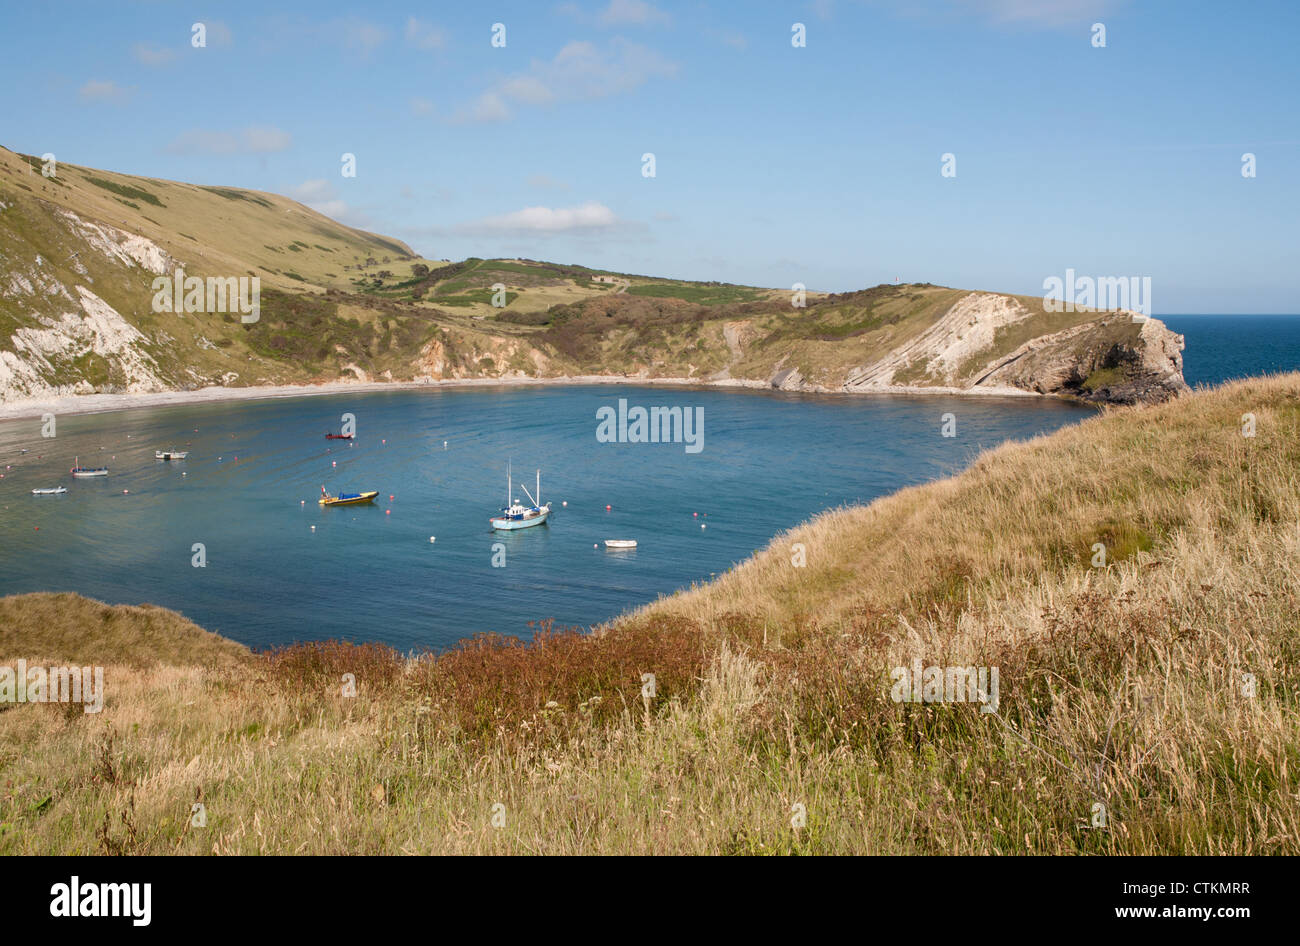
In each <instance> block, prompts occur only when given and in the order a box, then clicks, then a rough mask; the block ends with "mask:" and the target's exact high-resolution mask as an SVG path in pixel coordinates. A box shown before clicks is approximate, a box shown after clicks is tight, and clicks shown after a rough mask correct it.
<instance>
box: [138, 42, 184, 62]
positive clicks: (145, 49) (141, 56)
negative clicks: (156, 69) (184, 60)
mask: <svg viewBox="0 0 1300 946" xmlns="http://www.w3.org/2000/svg"><path fill="white" fill-rule="evenodd" d="M131 58H132V59H134V60H135V61H136V62H138V63H140V64H141V65H143V66H166V65H169V64H171V63H173V62H175V61H176V50H174V49H167V48H165V47H163V46H151V45H150V44H148V43H136V44H135V45H134V46H132V47H131Z"/></svg>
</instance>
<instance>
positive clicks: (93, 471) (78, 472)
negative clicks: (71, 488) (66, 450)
mask: <svg viewBox="0 0 1300 946" xmlns="http://www.w3.org/2000/svg"><path fill="white" fill-rule="evenodd" d="M72 462H73V464H74V465H73V467H72V469H71V470H69V471H68V472H69V473H71V474H72V475H73V476H79V477H82V478H85V477H87V476H108V467H106V466H97V467H86V466H82V465H81V458H80V457H74V458H73V460H72Z"/></svg>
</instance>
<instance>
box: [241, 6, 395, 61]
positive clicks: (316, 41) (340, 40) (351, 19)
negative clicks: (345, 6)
mask: <svg viewBox="0 0 1300 946" xmlns="http://www.w3.org/2000/svg"><path fill="white" fill-rule="evenodd" d="M389 36H390V33H389V31H388V30H387V29H385V28H384V27H382V26H380V25H379V24H377V23H372V22H370V21H369V20H364V19H362V18H360V17H356V16H347V17H335V18H333V19H329V20H318V19H311V18H307V17H302V16H278V17H275V18H274V19H272V20H271V21H270V24H269V25H268V28H267V29H264V30H262V31H260V33H259V45H260V46H261V47H262V48H263V49H265V50H266V51H268V52H277V53H278V52H283V51H284V47H285V46H286V45H294V46H296V47H298V48H299V49H303V50H311V49H316V48H320V47H329V46H333V47H336V48H339V49H342V50H344V51H345V52H347V53H349V54H350V55H351V56H352V57H354V58H355V59H358V60H363V61H364V60H368V59H369V58H370V57H371V56H372V55H373V54H374V53H375V51H376V50H378V49H379V47H381V46H383V45H384V44H385V43H386V42H388V39H389Z"/></svg>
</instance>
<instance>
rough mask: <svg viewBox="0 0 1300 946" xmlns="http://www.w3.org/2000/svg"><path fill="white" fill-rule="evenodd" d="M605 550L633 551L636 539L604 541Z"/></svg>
mask: <svg viewBox="0 0 1300 946" xmlns="http://www.w3.org/2000/svg"><path fill="white" fill-rule="evenodd" d="M605 548H607V549H634V548H636V539H606V540H605Z"/></svg>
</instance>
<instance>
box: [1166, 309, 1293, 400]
mask: <svg viewBox="0 0 1300 946" xmlns="http://www.w3.org/2000/svg"><path fill="white" fill-rule="evenodd" d="M1159 318H1160V321H1162V322H1164V323H1165V324H1166V325H1168V326H1169V328H1170V329H1172V330H1173V331H1175V332H1178V333H1179V334H1181V335H1183V336H1184V337H1185V338H1186V340H1187V348H1186V350H1185V351H1184V352H1183V377H1184V378H1186V379H1187V383H1188V384H1190V385H1191V386H1192V387H1196V386H1198V385H1202V384H1208V385H1214V384H1219V383H1221V382H1223V381H1231V380H1233V379H1235V378H1246V377H1250V376H1252V375H1260V374H1273V373H1275V372H1278V371H1296V370H1300V316H1295V315H1161V316H1159Z"/></svg>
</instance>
